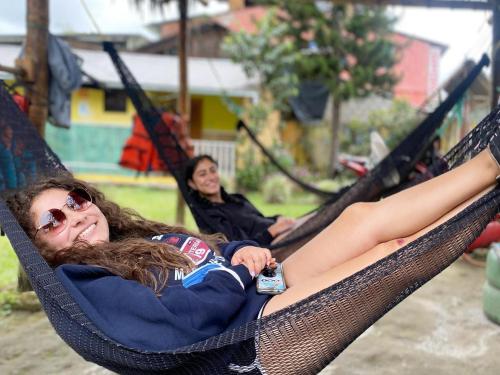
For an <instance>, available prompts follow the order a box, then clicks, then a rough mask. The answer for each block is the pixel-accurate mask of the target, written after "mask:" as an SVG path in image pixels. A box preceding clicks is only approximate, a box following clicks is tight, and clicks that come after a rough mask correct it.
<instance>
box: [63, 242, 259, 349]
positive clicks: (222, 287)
mask: <svg viewBox="0 0 500 375" xmlns="http://www.w3.org/2000/svg"><path fill="white" fill-rule="evenodd" d="M153 240H155V241H164V242H168V243H170V244H172V245H174V246H177V247H178V248H179V251H181V252H183V253H184V254H186V255H187V256H189V257H190V258H191V259H192V260H193V261H194V262H195V264H196V265H197V268H196V269H195V270H194V271H192V272H190V273H189V274H187V275H184V273H183V272H182V270H179V269H176V270H170V272H169V279H168V284H167V287H166V288H165V289H163V291H162V292H161V296H160V297H158V296H156V295H155V294H154V292H153V290H152V289H150V288H148V287H146V286H144V285H142V284H139V283H138V282H136V281H132V280H125V279H123V278H121V277H119V276H116V275H114V274H112V273H110V272H109V271H107V270H105V269H104V268H101V267H97V266H87V265H74V264H65V265H62V266H59V267H57V268H56V276H57V277H58V278H59V280H61V282H62V283H63V285H64V286H65V287H66V289H67V290H68V292H69V293H70V294H71V296H72V297H73V298H74V299H75V301H76V302H77V303H78V305H79V306H80V307H81V309H82V310H83V311H84V312H85V313H86V314H87V316H88V317H89V319H90V320H91V321H92V322H93V323H94V324H95V325H96V326H97V327H98V328H99V329H101V330H102V331H103V332H104V333H105V334H106V335H108V336H109V337H110V338H112V339H114V340H115V341H117V342H118V343H120V344H122V345H125V346H127V347H130V348H135V349H142V350H149V351H164V350H170V349H176V348H180V347H182V346H185V345H190V344H193V343H195V342H198V341H202V340H205V339H207V338H209V337H212V336H214V335H217V334H219V333H222V332H223V331H225V330H227V329H231V328H236V327H239V326H241V325H243V324H245V323H246V322H249V321H252V320H254V319H256V318H257V315H258V313H259V310H260V309H261V308H262V306H263V305H264V303H265V302H266V301H267V300H268V299H269V296H267V295H260V294H257V292H256V289H255V282H254V281H253V280H252V277H251V276H250V273H249V272H248V269H247V268H246V267H245V266H244V265H238V266H231V265H230V262H229V260H230V259H231V257H232V255H233V254H234V252H235V251H236V250H238V249H239V248H241V247H244V246H249V245H251V246H255V245H256V244H255V243H254V242H252V241H238V242H229V243H228V244H225V245H223V246H221V253H222V255H223V257H221V256H218V255H216V254H215V253H214V252H213V251H212V250H210V249H209V248H208V246H207V244H206V243H205V242H203V241H201V240H200V239H198V238H193V237H189V236H187V235H183V234H167V235H161V236H155V237H153Z"/></svg>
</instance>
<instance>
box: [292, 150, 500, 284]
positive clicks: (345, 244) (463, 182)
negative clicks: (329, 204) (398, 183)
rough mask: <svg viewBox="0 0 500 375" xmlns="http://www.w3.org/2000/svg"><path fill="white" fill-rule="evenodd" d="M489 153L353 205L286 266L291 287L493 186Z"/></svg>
mask: <svg viewBox="0 0 500 375" xmlns="http://www.w3.org/2000/svg"><path fill="white" fill-rule="evenodd" d="M499 173H500V169H499V167H498V164H497V163H496V162H495V160H494V159H493V158H492V156H491V154H490V152H489V150H484V151H482V152H481V153H480V154H479V155H477V156H476V157H475V158H473V159H472V160H470V161H468V162H467V163H464V164H463V165H461V166H459V167H457V168H455V169H453V170H451V171H449V172H447V173H445V174H443V175H441V176H438V177H435V178H433V179H431V180H429V181H426V182H423V183H421V184H419V185H417V186H414V187H412V188H409V189H406V190H404V191H401V192H399V193H397V194H394V195H392V196H390V197H388V198H385V199H383V200H381V201H378V202H375V203H356V204H354V205H352V206H350V207H348V208H347V209H346V210H345V211H344V212H343V213H342V214H341V215H340V216H339V218H338V219H337V220H335V221H334V222H333V223H331V224H330V225H329V226H328V227H327V228H325V229H324V230H323V231H322V232H321V233H319V234H318V235H317V236H316V237H314V238H313V239H312V240H311V241H309V242H308V243H307V244H305V245H304V246H302V247H301V248H300V249H299V250H297V251H296V252H295V253H294V254H292V255H291V256H290V257H288V258H287V259H286V260H285V261H284V262H283V264H284V269H285V277H286V281H287V283H288V285H289V286H291V287H293V286H294V285H296V284H300V283H302V282H305V281H307V280H309V279H310V278H312V277H316V276H317V275H319V274H321V273H323V272H327V271H329V270H330V269H332V268H334V267H336V266H338V265H340V264H342V263H344V262H346V261H348V260H350V259H353V258H356V257H358V256H359V255H361V254H363V253H364V252H366V251H368V250H370V249H373V248H374V247H375V246H377V245H378V244H380V243H384V242H387V241H390V240H395V239H398V238H402V237H407V236H410V235H412V234H415V233H417V232H418V231H420V230H421V229H423V228H425V227H427V226H428V225H430V224H431V223H434V222H436V221H437V220H438V219H439V218H440V217H442V216H443V215H445V214H446V213H448V212H450V211H451V210H453V209H454V208H455V207H457V206H458V205H460V204H461V203H462V202H465V201H466V200H468V199H470V198H471V197H473V196H475V195H476V194H478V193H479V192H481V191H483V190H484V189H486V188H487V187H488V186H490V185H492V184H493V183H494V182H495V178H496V176H497V175H498V174H499Z"/></svg>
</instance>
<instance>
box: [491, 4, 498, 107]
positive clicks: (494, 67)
mask: <svg viewBox="0 0 500 375" xmlns="http://www.w3.org/2000/svg"><path fill="white" fill-rule="evenodd" d="M492 46H493V48H492V52H491V60H492V62H491V83H492V89H491V109H492V110H493V109H494V108H495V107H496V106H497V104H498V97H499V92H500V0H495V4H494V7H493V40H492Z"/></svg>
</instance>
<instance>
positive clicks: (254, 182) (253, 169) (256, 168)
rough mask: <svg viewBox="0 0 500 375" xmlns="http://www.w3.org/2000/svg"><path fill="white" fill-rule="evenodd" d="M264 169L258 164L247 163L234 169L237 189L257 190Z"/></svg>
mask: <svg viewBox="0 0 500 375" xmlns="http://www.w3.org/2000/svg"><path fill="white" fill-rule="evenodd" d="M263 177H264V170H263V168H262V166H260V165H251V164H247V165H246V166H245V167H244V168H241V169H238V170H237V171H236V184H237V185H238V190H239V191H257V190H259V188H260V186H261V183H262V178H263Z"/></svg>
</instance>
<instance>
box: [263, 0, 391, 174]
mask: <svg viewBox="0 0 500 375" xmlns="http://www.w3.org/2000/svg"><path fill="white" fill-rule="evenodd" d="M262 2H263V3H266V4H272V5H275V6H277V7H279V8H280V9H282V10H283V11H282V12H281V13H280V18H281V21H282V23H283V24H284V25H286V26H287V32H286V33H284V35H283V39H282V40H283V41H287V42H290V41H291V42H292V43H293V44H294V46H295V49H296V50H298V51H301V52H302V55H303V58H300V59H297V60H296V62H297V63H296V64H295V69H296V73H297V74H298V76H299V77H300V79H301V80H320V81H321V82H324V83H325V84H326V85H327V86H328V88H329V90H330V93H331V99H332V104H333V105H332V122H331V155H330V172H331V174H334V173H335V170H336V166H337V163H338V153H339V134H340V130H341V129H340V106H341V103H342V101H345V100H348V99H349V98H353V97H363V96H367V95H369V94H372V93H383V94H387V93H390V92H391V90H392V87H393V86H394V84H395V83H396V81H397V79H396V76H395V74H394V73H393V70H392V67H393V66H394V64H395V63H396V56H397V54H396V49H397V47H396V45H395V44H394V43H393V42H392V40H391V35H392V33H393V26H394V22H395V19H394V18H391V17H390V16H388V14H387V13H386V10H385V8H384V7H368V6H364V5H336V4H334V3H333V1H323V2H318V1H313V0H304V1H288V0H266V1H262Z"/></svg>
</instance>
